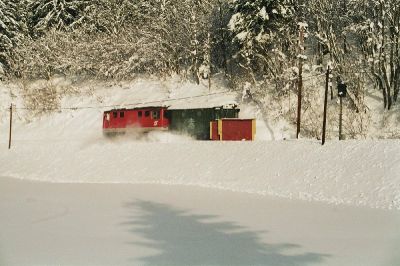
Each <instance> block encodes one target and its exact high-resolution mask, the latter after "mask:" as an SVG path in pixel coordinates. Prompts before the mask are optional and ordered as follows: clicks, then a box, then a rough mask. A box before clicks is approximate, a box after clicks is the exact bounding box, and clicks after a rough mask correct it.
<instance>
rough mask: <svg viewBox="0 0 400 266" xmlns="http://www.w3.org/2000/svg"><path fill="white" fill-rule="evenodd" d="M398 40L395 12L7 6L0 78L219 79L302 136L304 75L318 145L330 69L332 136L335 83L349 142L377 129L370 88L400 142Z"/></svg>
mask: <svg viewBox="0 0 400 266" xmlns="http://www.w3.org/2000/svg"><path fill="white" fill-rule="evenodd" d="M399 29H400V5H399V4H398V0H339V1H332V0H308V1H307V0H254V1H246V0H233V1H229V0H151V1H148V0H93V1H92V0H0V78H1V79H3V80H16V79H17V80H36V79H47V80H49V79H51V77H53V76H55V75H64V76H82V77H90V78H96V79H99V80H109V79H113V80H129V79H132V78H134V77H135V76H137V75H143V74H144V75H152V76H157V77H160V78H165V77H168V76H171V75H175V74H178V75H180V76H181V77H183V78H185V79H190V80H193V81H194V82H197V83H199V82H201V81H202V80H207V79H209V80H211V82H212V80H213V77H214V76H215V75H221V74H223V75H224V78H225V79H226V80H227V81H228V82H229V86H230V87H231V88H232V89H235V90H238V91H242V90H243V88H251V93H252V95H253V99H255V102H256V103H257V104H259V105H260V106H262V110H263V112H265V113H268V112H271V110H272V109H273V110H275V112H276V110H279V112H278V115H279V116H281V117H285V118H286V119H287V120H288V121H290V122H291V123H292V124H295V120H296V110H295V109H296V98H295V96H296V93H297V86H298V79H299V73H300V71H299V69H300V68H301V69H302V73H301V76H302V77H303V79H304V96H303V100H304V103H303V112H304V119H303V123H304V124H303V125H302V127H303V128H304V131H303V134H304V135H308V136H318V135H319V134H320V130H321V129H320V127H321V125H320V124H321V119H320V116H321V112H320V107H321V104H322V100H321V99H322V98H321V97H322V96H321V93H322V92H323V87H324V82H325V71H326V68H327V65H328V64H330V65H331V68H332V75H331V79H332V80H331V82H330V87H331V88H330V98H331V100H333V103H332V104H331V106H332V107H330V108H331V109H332V110H331V111H330V118H329V121H332V122H331V123H330V124H329V125H328V128H329V127H330V128H331V130H330V132H333V131H334V130H333V129H332V128H335V127H336V124H335V123H337V115H336V114H337V112H336V111H335V108H337V103H336V99H337V98H336V80H339V79H340V80H343V81H345V82H346V83H347V84H348V90H349V91H348V97H347V100H346V102H345V105H346V108H347V109H348V110H351V111H350V112H349V113H348V114H347V115H346V117H345V121H344V123H345V126H344V127H345V130H346V135H347V136H348V137H349V138H358V137H365V136H366V135H367V134H368V132H367V128H368V127H369V126H370V124H371V123H372V122H373V119H372V117H373V116H374V114H373V113H372V111H371V108H369V107H368V106H367V104H366V100H365V98H366V96H368V95H367V88H368V89H372V90H375V91H378V92H379V95H380V98H379V99H380V109H377V110H378V111H379V112H380V113H382V114H383V118H382V119H381V120H380V127H381V128H382V130H383V131H384V132H386V133H387V135H389V137H400V133H399V132H398V131H394V130H392V129H391V127H392V126H393V124H394V123H399V121H398V119H399V118H398V117H397V116H396V119H397V120H396V121H395V122H394V123H393V122H392V123H389V122H387V121H386V118H388V117H389V114H391V113H389V112H390V111H391V110H393V109H395V107H396V104H397V103H398V94H399V90H400V33H399ZM303 36H304V43H303V41H302V39H303ZM300 66H301V67H300ZM290 97H292V98H290ZM284 99H288V101H286V100H284ZM374 112H375V109H374ZM397 113H398V111H397ZM385 114H388V115H387V117H386V118H385ZM328 115H329V114H328Z"/></svg>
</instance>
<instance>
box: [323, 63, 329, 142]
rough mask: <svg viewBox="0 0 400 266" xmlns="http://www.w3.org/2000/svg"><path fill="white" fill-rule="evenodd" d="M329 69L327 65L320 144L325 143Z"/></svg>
mask: <svg viewBox="0 0 400 266" xmlns="http://www.w3.org/2000/svg"><path fill="white" fill-rule="evenodd" d="M330 72H331V69H330V66H329V65H328V69H327V70H326V82H325V97H324V120H323V122H322V145H324V144H325V135H326V113H327V105H328V88H329V75H330Z"/></svg>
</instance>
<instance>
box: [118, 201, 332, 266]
mask: <svg viewBox="0 0 400 266" xmlns="http://www.w3.org/2000/svg"><path fill="white" fill-rule="evenodd" d="M126 207H129V208H134V209H135V212H134V213H135V214H134V215H132V216H131V217H130V218H129V221H128V222H126V223H124V225H127V226H129V227H130V229H129V230H130V231H131V232H132V233H134V234H135V235H137V234H139V235H140V236H141V237H142V238H144V239H146V241H143V242H133V243H130V244H133V245H142V246H145V247H148V248H151V249H155V250H157V252H156V254H155V255H151V256H147V257H142V258H140V260H141V262H142V264H144V265H175V266H180V265H220V266H223V265H230V266H235V265H271V266H290V265H296V266H303V265H310V264H313V263H318V262H321V261H322V260H323V258H324V257H327V255H324V254H316V253H303V254H297V255H285V254H284V253H288V251H292V252H291V253H296V252H293V249H295V248H299V247H300V246H299V245H294V244H287V243H284V244H267V243H263V242H261V240H260V237H259V234H263V233H264V232H257V231H248V230H246V229H245V228H244V227H242V226H239V225H236V224H234V223H232V222H220V221H218V222H217V221H215V219H218V216H212V215H193V214H189V213H188V212H187V211H184V210H178V209H174V208H172V207H170V206H167V205H164V204H159V203H154V202H149V201H136V202H133V203H129V204H127V205H126ZM212 220H214V222H213V221H212Z"/></svg>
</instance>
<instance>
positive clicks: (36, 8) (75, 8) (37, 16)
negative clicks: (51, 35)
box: [27, 0, 90, 36]
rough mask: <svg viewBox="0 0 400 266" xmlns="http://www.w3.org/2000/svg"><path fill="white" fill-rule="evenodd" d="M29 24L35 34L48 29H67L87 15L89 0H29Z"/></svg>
mask: <svg viewBox="0 0 400 266" xmlns="http://www.w3.org/2000/svg"><path fill="white" fill-rule="evenodd" d="M27 1H28V3H27V10H28V12H29V20H28V26H29V28H30V31H31V33H32V34H33V35H34V36H35V35H37V34H39V35H40V34H41V33H43V32H45V31H46V30H48V29H51V28H55V29H57V30H67V29H70V28H74V27H76V26H77V25H79V24H80V23H81V22H82V20H83V19H84V17H85V12H86V7H87V6H88V5H89V3H90V1H89V0H27Z"/></svg>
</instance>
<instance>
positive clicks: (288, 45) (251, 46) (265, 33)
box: [229, 0, 297, 78]
mask: <svg viewBox="0 0 400 266" xmlns="http://www.w3.org/2000/svg"><path fill="white" fill-rule="evenodd" d="M295 7H296V6H295V5H294V3H293V1H290V0H255V1H248V0H236V1H234V2H233V7H232V8H233V11H234V15H233V16H232V18H231V20H230V22H229V28H230V30H231V31H232V33H233V34H234V41H236V42H237V43H238V44H239V46H240V49H239V55H240V57H241V58H242V61H240V64H241V65H242V66H243V67H244V68H247V69H248V70H249V71H250V72H261V73H262V74H267V75H269V76H272V77H275V78H276V77H277V76H278V75H279V72H280V71H281V70H278V69H276V67H278V66H279V63H278V62H276V60H279V59H281V60H283V61H287V56H288V54H290V53H291V52H292V51H290V50H291V49H292V48H293V46H295V45H293V42H296V39H295V38H296V37H295V36H297V26H295V25H296V24H297V23H296V20H295V16H296V13H295V11H296V10H295ZM277 58H279V59H277ZM253 78H254V77H253Z"/></svg>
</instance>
